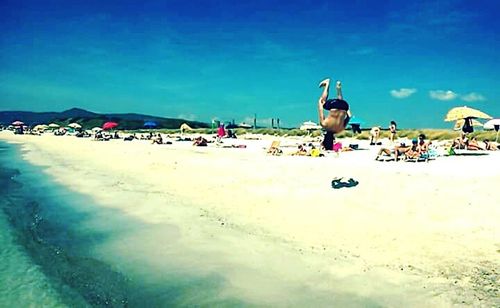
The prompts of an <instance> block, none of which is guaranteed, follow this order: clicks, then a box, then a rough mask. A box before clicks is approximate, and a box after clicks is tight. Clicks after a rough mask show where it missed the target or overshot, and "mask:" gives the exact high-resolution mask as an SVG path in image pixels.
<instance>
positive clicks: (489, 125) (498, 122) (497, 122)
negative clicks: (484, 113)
mask: <svg viewBox="0 0 500 308" xmlns="http://www.w3.org/2000/svg"><path fill="white" fill-rule="evenodd" d="M495 125H496V126H500V119H493V120H489V121H488V122H486V123H484V129H495Z"/></svg>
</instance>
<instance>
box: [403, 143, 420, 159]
mask: <svg viewBox="0 0 500 308" xmlns="http://www.w3.org/2000/svg"><path fill="white" fill-rule="evenodd" d="M411 143H412V144H411V147H410V149H409V150H407V151H406V152H405V153H404V154H405V156H406V158H407V159H408V158H409V159H415V158H419V157H420V153H421V151H420V147H419V145H418V140H417V139H413V140H412V141H411Z"/></svg>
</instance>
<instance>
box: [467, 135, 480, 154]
mask: <svg viewBox="0 0 500 308" xmlns="http://www.w3.org/2000/svg"><path fill="white" fill-rule="evenodd" d="M465 145H466V146H467V148H466V149H467V150H469V151H479V150H484V148H483V147H482V146H481V145H480V144H479V142H477V139H476V137H474V138H472V139H471V140H468V141H467V142H466V143H465Z"/></svg>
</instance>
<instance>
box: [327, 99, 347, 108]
mask: <svg viewBox="0 0 500 308" xmlns="http://www.w3.org/2000/svg"><path fill="white" fill-rule="evenodd" d="M323 108H324V109H326V110H332V109H338V110H345V111H347V110H349V104H348V103H347V102H346V101H345V100H343V99H338V98H334V99H329V100H327V101H326V102H325V104H324V105H323Z"/></svg>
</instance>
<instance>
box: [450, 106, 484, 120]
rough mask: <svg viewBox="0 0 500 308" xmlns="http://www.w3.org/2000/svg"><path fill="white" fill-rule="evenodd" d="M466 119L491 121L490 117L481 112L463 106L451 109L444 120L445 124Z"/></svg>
mask: <svg viewBox="0 0 500 308" xmlns="http://www.w3.org/2000/svg"><path fill="white" fill-rule="evenodd" d="M466 118H479V119H492V117H490V116H489V115H487V114H486V113H484V112H482V111H479V110H477V109H473V108H469V107H467V106H463V107H455V108H452V109H451V110H450V111H448V113H447V114H446V118H445V119H444V120H445V121H446V122H451V121H456V120H460V119H466Z"/></svg>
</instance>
